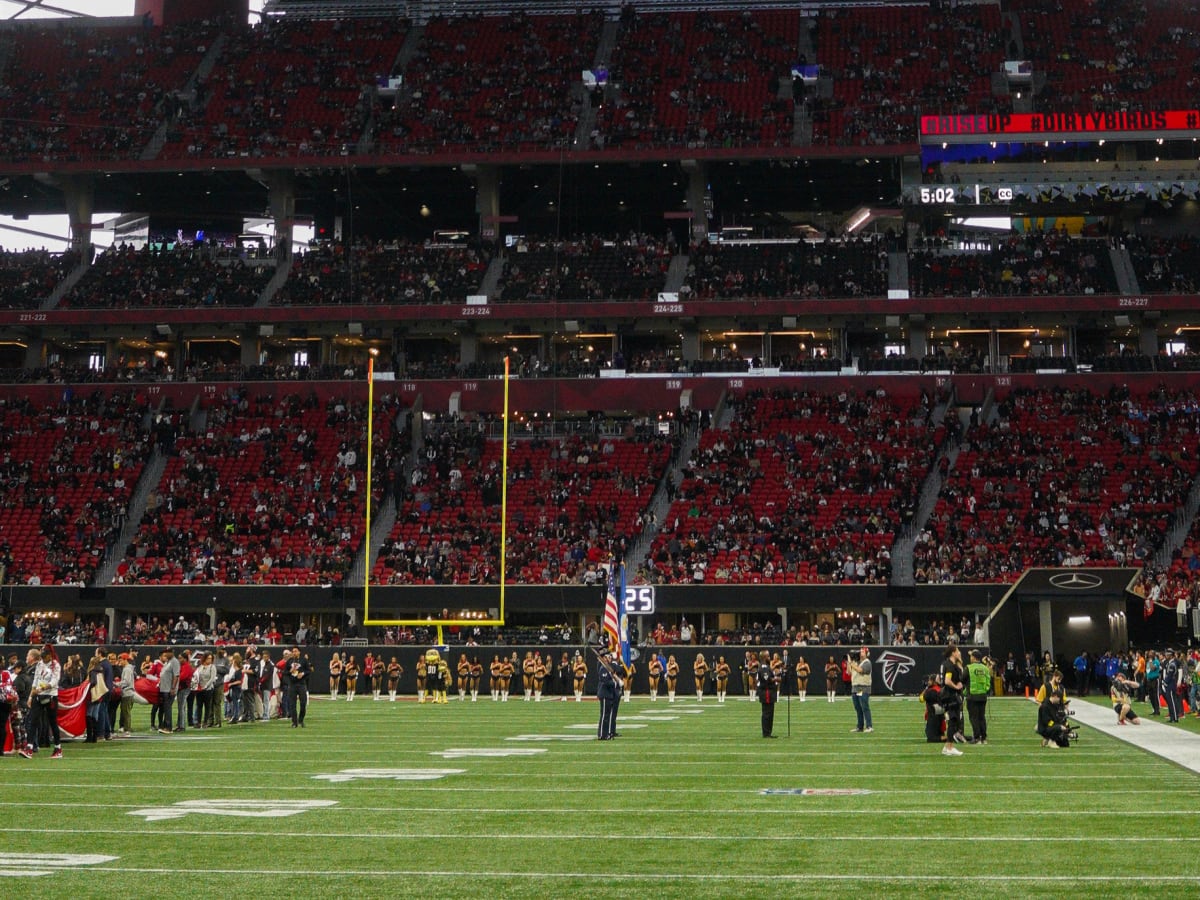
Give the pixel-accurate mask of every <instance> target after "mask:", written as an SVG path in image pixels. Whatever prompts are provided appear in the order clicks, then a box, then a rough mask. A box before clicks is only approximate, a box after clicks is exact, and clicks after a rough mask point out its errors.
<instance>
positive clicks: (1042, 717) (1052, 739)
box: [1037, 669, 1071, 750]
mask: <svg viewBox="0 0 1200 900" xmlns="http://www.w3.org/2000/svg"><path fill="white" fill-rule="evenodd" d="M1044 687H1045V696H1044V698H1043V699H1042V702H1041V703H1040V704H1039V705H1038V724H1037V733H1038V734H1040V735H1041V736H1042V746H1043V747H1046V748H1048V749H1050V750H1057V749H1058V748H1059V747H1069V746H1070V745H1071V729H1070V727H1069V726H1068V725H1067V703H1068V702H1069V701H1068V700H1067V694H1066V689H1065V688H1064V687H1063V683H1062V672H1060V671H1058V670H1057V669H1055V670H1054V674H1053V675H1051V676H1050V683H1049V684H1047V685H1044ZM1039 693H1041V692H1040V691H1039Z"/></svg>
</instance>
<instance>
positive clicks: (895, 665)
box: [875, 650, 917, 694]
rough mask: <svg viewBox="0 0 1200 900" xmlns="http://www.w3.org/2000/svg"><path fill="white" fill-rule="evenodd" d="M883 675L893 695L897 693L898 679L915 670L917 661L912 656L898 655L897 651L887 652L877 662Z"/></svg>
mask: <svg viewBox="0 0 1200 900" xmlns="http://www.w3.org/2000/svg"><path fill="white" fill-rule="evenodd" d="M875 662H876V664H877V665H878V666H879V667H880V671H881V673H882V674H883V684H884V686H885V687H886V688H887V689H888V690H889V691H891V692H892V693H893V694H894V693H895V692H896V678H897V676H899V675H904V674H906V673H908V672H911V671H912V670H913V666H915V665H916V664H917V661H916V660H915V659H913V658H912V657H911V656H905V655H904V654H903V653H897V652H896V651H895V650H885V651H884V652H883V653H880V654H879V656H878V657H877V658H876V660H875Z"/></svg>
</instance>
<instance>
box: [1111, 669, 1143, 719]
mask: <svg viewBox="0 0 1200 900" xmlns="http://www.w3.org/2000/svg"><path fill="white" fill-rule="evenodd" d="M1137 689H1138V683H1137V682H1136V681H1134V680H1133V679H1132V678H1126V677H1125V676H1124V675H1122V674H1120V673H1119V672H1118V673H1117V675H1116V676H1114V677H1113V680H1112V686H1111V687H1110V688H1109V691H1108V696H1109V699H1110V700H1112V705H1113V712H1115V713H1116V714H1117V724H1118V725H1125V724H1133V725H1141V724H1142V720H1141V719H1139V718H1138V717H1137V713H1135V712H1134V711H1133V704H1132V703H1131V702H1130V700H1129V695H1130V691H1136V690H1137Z"/></svg>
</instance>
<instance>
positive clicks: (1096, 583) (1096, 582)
mask: <svg viewBox="0 0 1200 900" xmlns="http://www.w3.org/2000/svg"><path fill="white" fill-rule="evenodd" d="M1050 583H1051V584H1052V585H1054V586H1055V587H1056V588H1062V589H1063V590H1067V591H1090V590H1092V589H1093V588H1098V587H1100V585H1102V584H1104V579H1103V578H1101V577H1100V576H1099V575H1093V574H1092V573H1091V572H1059V573H1058V574H1057V575H1051V576H1050Z"/></svg>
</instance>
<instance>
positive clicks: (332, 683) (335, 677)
mask: <svg viewBox="0 0 1200 900" xmlns="http://www.w3.org/2000/svg"><path fill="white" fill-rule="evenodd" d="M341 684H342V657H341V655H340V654H339V653H336V652H335V653H334V654H333V658H332V659H330V660H329V699H330V700H336V699H337V695H338V688H339V687H341Z"/></svg>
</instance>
